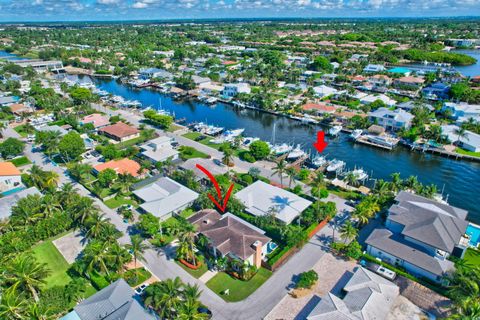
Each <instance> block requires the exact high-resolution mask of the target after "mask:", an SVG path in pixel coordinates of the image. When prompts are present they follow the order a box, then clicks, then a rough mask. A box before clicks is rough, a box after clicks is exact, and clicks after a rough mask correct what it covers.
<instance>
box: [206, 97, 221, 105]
mask: <svg viewBox="0 0 480 320" xmlns="http://www.w3.org/2000/svg"><path fill="white" fill-rule="evenodd" d="M217 101H218V99H217V98H215V97H210V98H208V99H206V100H205V102H206V103H207V104H215V103H217Z"/></svg>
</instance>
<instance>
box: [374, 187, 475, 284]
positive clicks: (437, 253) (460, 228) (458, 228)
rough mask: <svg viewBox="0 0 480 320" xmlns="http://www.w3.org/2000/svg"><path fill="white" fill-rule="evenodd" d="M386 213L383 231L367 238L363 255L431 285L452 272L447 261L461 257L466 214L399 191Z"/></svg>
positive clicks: (452, 265) (450, 263) (465, 242)
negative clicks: (402, 270)
mask: <svg viewBox="0 0 480 320" xmlns="http://www.w3.org/2000/svg"><path fill="white" fill-rule="evenodd" d="M395 202H396V203H395V204H394V205H392V206H391V207H390V209H389V211H388V216H387V221H386V223H385V228H378V229H375V230H374V231H373V232H372V233H371V234H370V236H369V237H368V238H367V240H366V241H365V243H366V244H367V252H368V253H369V254H370V255H372V256H374V257H377V258H380V259H382V260H383V261H385V262H387V263H390V264H392V265H395V266H399V267H401V268H404V269H405V270H407V272H409V273H411V274H413V275H415V276H417V277H425V278H428V279H430V280H431V281H434V282H441V281H442V279H443V277H444V276H445V275H446V274H447V273H448V272H449V271H452V270H453V269H454V264H453V262H452V261H450V260H448V259H447V258H448V257H449V256H450V255H451V254H453V255H455V256H457V257H462V256H463V253H464V250H465V249H466V246H467V245H468V239H467V238H465V230H466V228H467V225H468V222H467V221H465V219H466V217H467V211H465V210H462V209H459V208H456V207H453V206H450V205H448V204H444V203H440V202H437V201H435V200H430V199H427V198H424V197H421V196H417V195H415V194H412V193H409V192H406V191H401V192H400V193H399V194H398V195H397V196H396V197H395Z"/></svg>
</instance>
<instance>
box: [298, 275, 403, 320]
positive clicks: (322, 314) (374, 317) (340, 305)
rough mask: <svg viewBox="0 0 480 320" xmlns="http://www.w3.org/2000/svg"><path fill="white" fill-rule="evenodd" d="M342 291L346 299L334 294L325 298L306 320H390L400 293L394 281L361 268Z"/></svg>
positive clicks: (329, 294)
mask: <svg viewBox="0 0 480 320" xmlns="http://www.w3.org/2000/svg"><path fill="white" fill-rule="evenodd" d="M343 292H344V293H345V295H344V297H343V299H341V298H339V297H337V296H336V295H334V294H333V293H331V292H329V293H328V294H327V295H325V296H323V297H322V299H321V300H320V302H319V303H318V304H317V305H316V306H315V307H314V308H313V310H312V311H311V312H310V314H309V315H308V316H307V320H331V319H339V320H359V319H364V320H380V319H387V315H388V314H389V312H390V309H391V308H392V306H393V304H394V302H395V300H396V299H397V297H398V295H399V293H400V290H399V288H398V286H397V285H396V284H394V283H393V282H391V281H388V280H387V279H384V278H382V277H381V276H379V275H377V274H375V273H373V272H371V271H369V270H367V269H365V268H362V267H358V268H357V270H356V271H355V273H354V274H353V275H352V277H351V278H350V280H348V282H347V283H346V284H345V286H344V287H343Z"/></svg>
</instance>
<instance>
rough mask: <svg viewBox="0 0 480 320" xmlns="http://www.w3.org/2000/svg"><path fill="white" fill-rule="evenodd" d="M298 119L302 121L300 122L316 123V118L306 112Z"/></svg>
mask: <svg viewBox="0 0 480 320" xmlns="http://www.w3.org/2000/svg"><path fill="white" fill-rule="evenodd" d="M300 121H302V123H305V124H315V123H318V121H317V120H315V119H313V117H312V116H310V115H308V114H306V115H304V116H303V117H302V118H300Z"/></svg>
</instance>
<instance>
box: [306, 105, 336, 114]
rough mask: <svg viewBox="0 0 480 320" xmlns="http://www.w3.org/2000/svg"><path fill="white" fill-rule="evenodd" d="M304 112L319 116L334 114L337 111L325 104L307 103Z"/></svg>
mask: <svg viewBox="0 0 480 320" xmlns="http://www.w3.org/2000/svg"><path fill="white" fill-rule="evenodd" d="M302 110H303V111H308V112H313V113H315V114H318V115H324V114H333V113H335V111H336V110H337V108H336V107H334V106H329V105H327V104H325V103H306V104H304V105H303V106H302Z"/></svg>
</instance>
